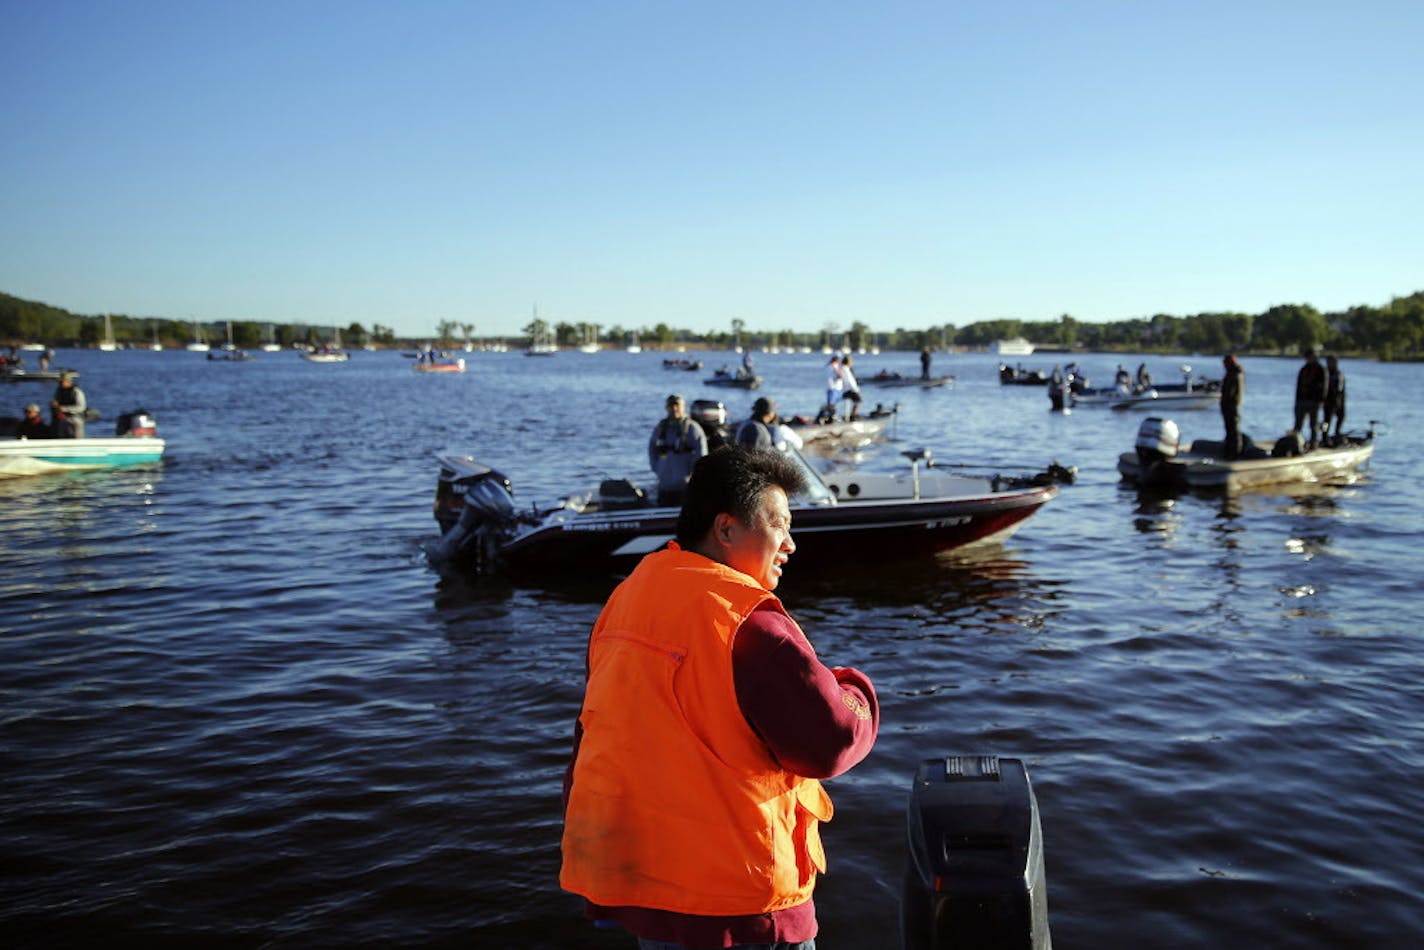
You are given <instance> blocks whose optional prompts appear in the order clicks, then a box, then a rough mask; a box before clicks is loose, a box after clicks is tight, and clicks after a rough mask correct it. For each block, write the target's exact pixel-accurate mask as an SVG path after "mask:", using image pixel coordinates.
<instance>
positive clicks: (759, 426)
mask: <svg viewBox="0 0 1424 950" xmlns="http://www.w3.org/2000/svg"><path fill="white" fill-rule="evenodd" d="M776 429H777V421H776V403H774V402H772V401H771V400H770V399H768V398H766V397H765V396H759V397H757V401H756V402H754V403H752V414H751V418H749V419H747V421H746V422H743V423H742V424H741V425H740V426H738V427H737V436H736V444H737V445H744V446H746V447H747V448H751V449H773V448H776Z"/></svg>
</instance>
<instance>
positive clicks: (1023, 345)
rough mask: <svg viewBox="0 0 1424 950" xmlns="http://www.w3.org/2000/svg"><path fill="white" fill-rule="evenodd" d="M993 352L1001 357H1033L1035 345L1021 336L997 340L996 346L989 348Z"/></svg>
mask: <svg viewBox="0 0 1424 950" xmlns="http://www.w3.org/2000/svg"><path fill="white" fill-rule="evenodd" d="M989 349H990V350H991V351H992V352H994V353H998V354H999V355H1000V356H1032V355H1033V344H1032V343H1030V342H1029V341H1028V340H1025V339H1024V338H1023V337H1021V336H1016V337H1013V338H1012V339H1008V340H995V341H994V345H993V346H991V347H990V348H989Z"/></svg>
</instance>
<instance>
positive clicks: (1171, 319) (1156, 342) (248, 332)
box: [0, 291, 1424, 359]
mask: <svg viewBox="0 0 1424 950" xmlns="http://www.w3.org/2000/svg"><path fill="white" fill-rule="evenodd" d="M109 322H110V325H111V326H112V328H113V334H114V339H115V341H116V342H118V343H119V344H120V345H125V344H127V345H134V346H142V345H147V344H150V343H153V342H158V343H161V344H163V345H164V346H170V347H171V346H181V345H182V344H183V343H185V342H187V341H189V340H192V339H195V338H203V339H206V340H207V341H208V342H214V343H216V342H223V341H225V340H226V339H227V337H228V332H229V330H228V328H229V326H230V327H231V334H232V341H233V343H235V344H236V345H237V346H239V347H244V348H246V347H253V346H257V345H259V344H261V343H266V342H275V343H278V344H280V345H282V346H284V347H285V346H290V345H293V344H298V345H300V344H318V343H324V342H330V341H331V340H332V339H333V337H334V335H335V331H336V329H337V328H336V327H332V326H317V325H310V324H293V323H268V322H262V321H256V320H234V321H231V322H230V323H229V322H228V321H191V320H172V319H167V318H163V317H135V316H129V315H126V314H110V315H109ZM475 329H476V328H475V325H474V324H472V323H459V322H455V321H451V320H440V321H437V323H436V333H435V334H434V335H433V338H401V337H397V335H396V333H395V331H394V330H393V329H391V328H390V327H385V326H382V325H380V324H375V325H374V326H372V327H371V328H370V329H369V330H368V329H367V328H366V327H364V326H362V325H361V324H360V323H351V324H349V325H348V326H346V327H342V328H340V331H341V339H342V343H343V344H346V345H349V346H365V345H366V344H368V343H369V344H374V345H378V346H397V345H409V344H411V343H417V342H423V340H424V339H431V340H432V342H438V343H439V344H440V345H442V346H449V345H452V344H454V343H457V342H460V341H461V340H462V339H463V342H465V343H475V342H478V340H479V338H477V337H476V336H475V335H474V332H475ZM522 332H523V334H524V337H525V342H528V341H530V340H532V339H534V338H535V337H540V338H551V339H553V340H555V341H556V342H557V343H559V344H560V345H561V346H575V345H577V344H579V343H583V342H586V341H588V340H591V339H593V340H597V341H598V342H600V343H604V344H608V345H611V346H619V347H621V346H623V345H625V344H627V343H634V342H636V343H639V344H640V345H642V346H646V347H653V348H660V349H670V348H672V347H675V346H679V345H684V346H689V347H699V346H700V347H708V348H724V347H731V346H737V345H742V346H749V347H755V348H758V349H764V348H774V347H782V348H789V347H803V346H812V347H815V348H818V349H819V348H821V347H825V346H831V347H845V348H848V349H854V350H863V349H868V348H870V347H880V348H883V349H890V350H897V349H898V350H918V349H921V348H925V347H928V348H930V349H945V348H949V347H967V348H977V347H986V346H988V345H990V344H991V343H993V342H994V341H995V340H1004V339H1010V338H1013V337H1024V338H1025V339H1028V340H1029V341H1031V342H1033V343H1035V344H1037V345H1039V346H1044V347H1055V348H1068V349H1082V350H1096V351H1109V352H1111V351H1120V352H1163V353H1179V352H1195V353H1227V352H1235V353H1259V354H1280V355H1288V354H1294V353H1297V352H1299V351H1300V350H1302V349H1304V348H1306V347H1315V348H1317V349H1327V350H1330V351H1333V352H1336V353H1340V354H1344V355H1355V356H1374V357H1378V358H1380V359H1419V358H1421V356H1424V291H1416V292H1415V293H1413V294H1410V295H1409V296H1407V297H1395V298H1394V299H1392V300H1391V301H1390V302H1389V303H1388V304H1386V305H1384V306H1382V307H1370V306H1364V305H1360V306H1355V307H1350V308H1348V309H1346V310H1342V311H1339V312H1333V313H1322V312H1321V311H1319V310H1317V309H1316V308H1314V307H1312V306H1310V305H1309V304H1280V305H1278V306H1274V307H1271V308H1270V309H1268V310H1266V311H1265V312H1264V313H1258V314H1250V313H1199V314H1194V315H1192V316H1186V317H1177V316H1172V315H1169V314H1156V315H1154V316H1151V317H1139V318H1133V319H1130V320H1118V321H1110V322H1103V323H1095V322H1088V321H1084V320H1078V319H1076V318H1074V317H1072V316H1070V315H1068V314H1063V315H1062V316H1060V317H1059V318H1058V319H1057V320H1041V321H1031V320H1017V319H1012V318H1001V319H995V320H981V321H978V322H975V323H971V324H969V325H967V326H963V327H956V326H955V325H953V324H949V323H946V324H942V325H938V326H932V327H927V328H924V329H906V328H904V327H896V328H895V329H893V330H875V329H873V328H872V327H871V326H870V325H869V324H867V323H865V322H863V321H855V322H852V323H851V324H850V325H849V326H848V327H846V328H844V329H842V328H841V327H840V325H839V324H836V323H827V324H825V325H824V326H823V327H822V328H821V329H820V330H817V331H812V332H809V333H808V332H805V331H798V330H794V329H790V328H785V329H765V328H763V329H756V330H751V329H748V327H747V324H746V321H745V320H743V319H740V318H737V319H733V320H731V321H730V324H729V329H725V330H723V329H714V330H707V331H703V332H697V331H693V330H689V329H682V328H677V327H674V326H672V325H670V324H668V323H665V322H660V323H657V324H655V325H653V326H651V327H647V326H644V327H624V326H621V325H618V324H614V325H612V326H610V327H608V328H607V330H606V331H605V330H604V329H603V328H601V327H600V326H599V325H597V324H593V323H586V322H580V323H570V322H553V323H551V322H548V321H545V320H542V319H537V318H536V319H535V320H534V321H532V322H531V323H529V324H528V325H526V326H525V327H524V328H523V330H522ZM103 336H104V315H103V314H99V315H82V314H76V313H71V312H69V311H68V310H64V309H62V308H60V307H53V306H50V305H48V304H44V303H38V302H35V301H30V300H23V299H21V298H19V297H14V296H11V295H9V294H0V345H3V344H7V343H15V344H18V343H25V342H39V343H47V344H49V345H51V346H61V345H64V346H93V345H95V344H97V343H99V342H100V340H101V339H102V338H103Z"/></svg>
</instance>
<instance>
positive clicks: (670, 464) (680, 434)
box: [648, 393, 707, 507]
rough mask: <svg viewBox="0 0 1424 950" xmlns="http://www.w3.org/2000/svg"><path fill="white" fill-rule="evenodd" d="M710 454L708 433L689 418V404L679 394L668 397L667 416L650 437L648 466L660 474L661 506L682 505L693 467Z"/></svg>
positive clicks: (659, 494) (659, 500)
mask: <svg viewBox="0 0 1424 950" xmlns="http://www.w3.org/2000/svg"><path fill="white" fill-rule="evenodd" d="M706 454H707V433H705V432H703V431H702V427H701V426H700V425H698V424H697V423H696V422H693V421H692V420H691V419H689V418H688V417H687V403H686V402H685V401H684V400H683V398H682V397H681V396H679V395H678V394H677V393H673V394H672V395H671V396H669V397H667V416H666V417H665V418H663V419H661V420H659V421H658V424H657V425H656V426H654V427H653V435H652V438H650V439H649V440H648V466H649V467H650V468H652V470H653V471H654V472H656V473H657V476H658V505H659V506H663V507H673V506H677V505H681V504H682V496H683V494H684V493H685V492H686V491H687V480H688V478H690V477H691V476H692V466H694V465H696V464H697V460H698V459H700V458H702V456H704V455H706Z"/></svg>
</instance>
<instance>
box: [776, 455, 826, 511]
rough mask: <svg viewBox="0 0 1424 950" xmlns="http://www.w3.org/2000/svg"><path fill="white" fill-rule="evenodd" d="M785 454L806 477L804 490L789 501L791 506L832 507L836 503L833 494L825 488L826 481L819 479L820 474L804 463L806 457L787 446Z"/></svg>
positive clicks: (806, 462)
mask: <svg viewBox="0 0 1424 950" xmlns="http://www.w3.org/2000/svg"><path fill="white" fill-rule="evenodd" d="M786 454H787V455H789V456H790V457H791V458H792V460H794V461H795V462H796V464H797V465H798V466H800V468H801V471H802V473H803V474H804V475H805V476H806V490H805V491H804V492H801V493H800V494H798V495H797V496H796V497H795V498H793V499H791V503H792V505H793V506H796V505H803V506H815V507H821V506H825V505H834V504H835V503H836V496H835V493H834V492H832V491H831V490H830V488H828V487H827V486H826V481H825V479H823V478H821V473H820V472H818V471H816V470H815V469H814V468H812V467H811V463H810V462H808V461H806V457H805V456H804V455H802V454H801V453H800V452H798V451H796V450H795V449H793V448H791V447H790V446H787V448H786Z"/></svg>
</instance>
